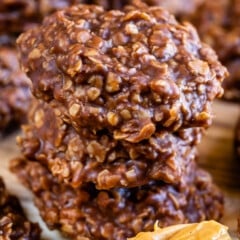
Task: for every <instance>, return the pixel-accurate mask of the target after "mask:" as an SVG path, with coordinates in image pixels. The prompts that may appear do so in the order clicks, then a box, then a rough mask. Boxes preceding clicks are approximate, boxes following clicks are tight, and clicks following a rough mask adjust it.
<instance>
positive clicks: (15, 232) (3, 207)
mask: <svg viewBox="0 0 240 240" xmlns="http://www.w3.org/2000/svg"><path fill="white" fill-rule="evenodd" d="M40 233H41V230H40V228H39V226H38V224H36V223H31V222H30V221H28V220H27V218H26V217H25V214H24V212H23V209H22V207H21V205H20V203H19V201H18V199H17V198H16V197H14V196H11V195H9V194H8V193H7V190H6V188H5V185H4V183H3V181H2V179H1V178H0V239H3V240H7V239H14V240H21V239H28V240H40Z"/></svg>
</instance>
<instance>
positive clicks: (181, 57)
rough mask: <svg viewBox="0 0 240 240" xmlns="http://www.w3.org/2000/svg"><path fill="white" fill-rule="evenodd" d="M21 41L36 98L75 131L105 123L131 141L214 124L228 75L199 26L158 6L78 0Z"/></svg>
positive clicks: (123, 138)
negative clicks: (110, 7)
mask: <svg viewBox="0 0 240 240" xmlns="http://www.w3.org/2000/svg"><path fill="white" fill-rule="evenodd" d="M79 12H81V15H79V14H78V13H79ZM18 46H19V49H20V53H21V60H22V64H23V67H24V70H25V71H26V73H27V75H28V76H29V77H30V79H31V80H32V82H33V94H34V95H35V96H36V97H37V98H41V99H43V100H45V101H48V102H49V103H50V104H51V105H52V106H54V107H57V108H58V109H59V110H60V112H61V115H62V116H61V117H63V118H64V119H65V121H68V122H69V123H71V124H72V125H73V126H74V127H75V129H77V130H78V129H79V128H81V127H88V128H91V129H92V131H98V130H101V129H104V128H106V129H108V130H109V131H111V132H112V133H113V136H114V139H117V140H126V141H129V142H133V143H136V142H139V141H141V140H143V139H148V138H149V137H150V136H151V135H153V134H154V133H155V132H156V131H157V130H158V129H167V130H170V131H177V130H179V129H183V128H187V127H193V126H203V127H207V126H209V125H210V123H211V120H212V112H211V104H210V103H211V101H212V100H214V99H215V98H216V97H218V96H221V94H222V88H221V82H222V80H223V78H224V77H225V76H226V69H225V68H224V67H223V66H222V65H221V64H220V63H219V62H218V60H217V56H216V55H215V53H214V52H213V51H212V50H211V49H210V48H209V47H208V46H206V45H204V44H202V43H201V42H200V40H199V38H198V36H197V34H196V31H195V29H194V28H193V27H192V26H191V25H189V24H185V25H180V24H179V23H178V22H176V20H175V19H174V18H173V16H172V15H170V14H169V13H168V12H167V11H165V10H163V9H161V8H154V7H152V8H148V9H146V10H143V9H135V8H134V7H132V8H128V10H126V11H125V12H120V11H109V12H104V10H103V9H102V8H101V7H96V6H90V5H89V6H88V5H78V6H75V7H71V8H68V9H66V10H64V11H59V12H58V13H56V14H54V15H52V16H51V17H48V18H46V19H45V21H44V23H43V25H42V26H41V27H39V28H35V29H32V30H31V31H29V32H27V33H25V34H23V35H21V37H20V38H19V39H18Z"/></svg>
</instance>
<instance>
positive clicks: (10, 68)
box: [0, 37, 31, 131]
mask: <svg viewBox="0 0 240 240" xmlns="http://www.w3.org/2000/svg"><path fill="white" fill-rule="evenodd" d="M0 39H1V43H2V45H0V131H3V130H5V129H6V128H7V127H8V126H9V125H10V124H11V123H17V124H19V123H23V122H24V121H25V120H26V113H27V110H28V108H29V106H30V100H31V93H30V89H29V85H30V81H29V79H28V78H27V76H26V75H25V73H23V72H22V71H21V70H20V67H19V63H18V59H17V51H16V49H15V48H14V47H13V46H5V44H4V43H5V42H6V39H7V38H3V37H2V38H0Z"/></svg>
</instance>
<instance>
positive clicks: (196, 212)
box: [11, 159, 223, 240]
mask: <svg viewBox="0 0 240 240" xmlns="http://www.w3.org/2000/svg"><path fill="white" fill-rule="evenodd" d="M11 169H12V171H14V172H15V173H16V174H17V175H18V176H19V179H20V180H21V181H22V182H23V183H24V184H25V186H27V187H28V188H29V189H30V190H32V191H33V193H34V195H35V203H36V206H37V207H38V208H39V210H40V214H41V216H42V218H43V219H44V221H45V222H46V223H47V225H48V226H49V227H50V228H51V229H59V230H60V231H62V232H63V233H64V234H65V235H67V236H68V237H70V238H71V239H82V237H85V238H86V239H96V240H103V239H116V240H123V239H126V238H127V237H130V236H134V235H136V233H138V232H139V231H148V230H152V229H153V225H154V222H155V221H156V220H158V221H159V226H167V225H171V224H177V223H188V222H198V221H202V220H204V219H216V220H217V219H219V218H220V217H221V216H222V211H223V198H222V195H221V194H220V192H219V190H218V189H217V188H216V186H215V185H213V183H212V180H211V177H210V176H209V175H208V174H207V173H206V172H205V171H203V170H200V169H198V168H197V167H196V166H195V165H194V164H193V165H189V170H188V174H187V175H185V179H184V180H183V181H182V182H181V183H180V184H177V185H170V184H166V183H163V182H156V181H151V182H149V183H148V184H146V185H144V186H141V187H137V188H115V189H112V190H108V191H106V190H105V191H99V190H97V189H96V188H95V186H94V185H93V184H86V185H83V186H82V187H81V188H78V189H75V190H74V189H73V188H71V187H69V186H66V185H64V184H59V183H58V182H57V180H56V179H55V178H54V177H53V176H52V175H51V174H50V173H49V172H48V171H47V169H46V168H45V167H43V165H41V164H40V163H38V162H31V161H26V160H24V159H17V160H15V161H13V162H12V163H11Z"/></svg>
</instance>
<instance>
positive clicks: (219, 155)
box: [0, 102, 240, 240]
mask: <svg viewBox="0 0 240 240" xmlns="http://www.w3.org/2000/svg"><path fill="white" fill-rule="evenodd" d="M214 114H215V119H214V124H213V126H212V127H211V128H210V129H209V130H208V132H207V135H206V136H205V137H204V138H203V141H202V143H201V145H200V146H199V150H200V160H199V163H200V164H201V165H202V166H203V167H204V168H206V169H208V170H209V171H210V172H211V173H212V174H213V177H214V179H215V181H216V182H217V183H218V185H219V186H220V188H221V189H222V190H223V192H224V193H225V214H224V217H223V219H222V223H224V224H225V225H227V226H228V227H229V229H230V232H231V234H232V236H236V225H237V216H238V215H240V160H239V162H238V161H237V160H234V157H233V136H234V127H235V124H236V121H237V118H238V116H239V115H240V106H239V105H236V104H231V103H225V102H216V103H215V104H214ZM17 134H19V132H18V133H15V134H12V135H10V136H8V137H4V138H2V139H0V158H1V160H0V175H1V176H3V178H4V180H5V183H6V185H7V188H8V189H9V191H10V192H11V193H13V194H15V195H17V196H18V197H19V198H20V200H21V203H22V205H23V207H24V209H25V210H26V212H27V215H28V216H29V218H30V219H32V220H34V221H37V222H40V224H41V227H42V228H43V237H44V239H47V240H51V239H53V240H55V239H58V240H60V239H63V238H61V237H60V235H59V234H58V233H57V232H56V231H54V232H50V231H48V230H47V228H46V226H45V225H44V224H43V223H42V222H41V219H40V217H39V215H38V211H37V209H36V208H35V207H34V205H33V203H32V195H31V193H30V192H29V191H27V190H26V189H25V188H24V187H23V186H21V185H20V184H19V182H18V181H17V179H16V178H15V176H14V175H12V174H11V173H10V172H9V171H8V163H9V160H10V159H12V158H14V157H16V156H18V155H19V151H18V148H17V146H16V144H15V137H16V135H17ZM235 239H236V238H235Z"/></svg>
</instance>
